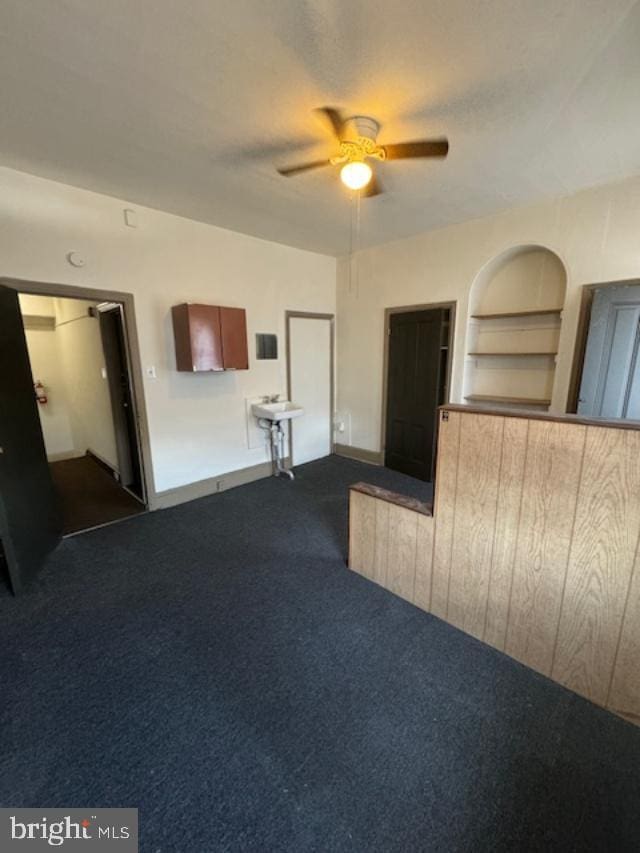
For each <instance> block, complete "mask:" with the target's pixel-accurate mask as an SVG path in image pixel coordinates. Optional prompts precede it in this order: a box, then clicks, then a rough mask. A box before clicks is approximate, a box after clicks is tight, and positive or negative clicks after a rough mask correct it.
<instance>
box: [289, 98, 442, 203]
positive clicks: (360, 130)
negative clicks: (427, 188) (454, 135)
mask: <svg viewBox="0 0 640 853" xmlns="http://www.w3.org/2000/svg"><path fill="white" fill-rule="evenodd" d="M316 112H318V113H320V114H321V115H323V116H324V117H325V118H326V119H328V122H329V125H330V127H331V130H332V131H333V134H334V135H335V136H336V138H337V140H338V143H339V148H338V152H337V153H336V154H335V155H334V156H333V157H330V158H329V159H328V160H313V161H311V162H310V163H300V164H299V165H297V166H288V167H285V168H282V169H278V172H279V174H281V175H284V176H285V177H287V178H289V177H292V176H293V175H299V174H301V173H302V172H308V171H310V170H311V169H321V168H323V167H325V166H342V168H341V169H340V179H341V181H342V182H343V184H345V186H347V187H348V188H349V189H351V190H361V195H362V197H363V198H371V196H376V195H380V194H381V193H382V192H383V189H382V186H381V183H380V181H379V179H378V177H377V176H376V175H375V174H374V172H373V170H372V168H371V166H370V165H369V164H368V163H367V159H368V158H373V159H375V160H413V159H416V158H424V157H428V158H434V157H436V158H443V157H446V156H447V152H448V151H449V142H448V141H447V140H446V139H417V140H414V141H413V142H399V143H396V144H394V145H378V142H377V138H378V131H379V130H380V125H379V124H378V122H377V121H376V120H375V119H373V118H370V117H369V116H352V117H351V118H343V117H342V115H341V114H340V112H339V111H338V110H336V109H334V108H333V107H320V108H319V109H318V110H317V111H316Z"/></svg>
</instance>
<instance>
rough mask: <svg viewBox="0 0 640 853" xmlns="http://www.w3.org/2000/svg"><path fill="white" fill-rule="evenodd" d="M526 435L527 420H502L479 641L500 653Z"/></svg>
mask: <svg viewBox="0 0 640 853" xmlns="http://www.w3.org/2000/svg"><path fill="white" fill-rule="evenodd" d="M528 432H529V424H528V422H527V421H523V420H517V419H515V418H505V419H504V433H503V440H502V462H501V465H500V483H499V486H498V506H497V511H496V527H495V536H494V544H493V559H492V563H491V576H490V580H489V595H488V601H487V618H486V623H485V631H484V638H483V639H484V640H485V642H486V643H489V644H490V645H492V646H495V647H496V648H497V649H500V650H501V651H504V647H505V643H506V639H507V620H508V618H509V601H510V599H511V584H512V580H513V563H514V560H515V554H516V542H517V536H518V525H519V522H520V505H521V502H522V485H523V479H524V463H525V458H526V449H527V435H528Z"/></svg>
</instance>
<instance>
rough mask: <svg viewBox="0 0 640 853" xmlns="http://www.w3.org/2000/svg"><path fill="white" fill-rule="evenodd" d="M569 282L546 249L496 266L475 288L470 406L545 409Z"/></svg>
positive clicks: (522, 252)
mask: <svg viewBox="0 0 640 853" xmlns="http://www.w3.org/2000/svg"><path fill="white" fill-rule="evenodd" d="M566 284H567V275H566V272H565V269H564V266H563V264H562V261H561V260H560V258H559V257H558V256H557V255H556V254H554V252H552V251H550V250H549V249H545V248H544V247H542V246H517V247H514V248H512V249H509V250H507V251H506V252H503V253H502V254H501V255H499V256H498V257H497V258H494V259H493V260H492V261H490V262H489V263H488V264H487V265H486V266H485V267H484V268H483V269H482V270H481V272H480V273H479V274H478V276H477V278H476V280H475V281H474V283H473V286H472V289H471V296H470V301H469V314H470V316H469V326H468V333H467V353H466V358H465V375H464V397H465V400H466V401H467V402H469V403H474V404H478V403H480V404H487V405H490V406H495V405H507V406H523V407H526V408H536V409H547V408H548V407H549V405H550V403H551V396H552V392H553V381H554V377H555V366H556V355H557V352H558V341H559V338H560V325H561V322H562V306H563V304H564V297H565V290H566Z"/></svg>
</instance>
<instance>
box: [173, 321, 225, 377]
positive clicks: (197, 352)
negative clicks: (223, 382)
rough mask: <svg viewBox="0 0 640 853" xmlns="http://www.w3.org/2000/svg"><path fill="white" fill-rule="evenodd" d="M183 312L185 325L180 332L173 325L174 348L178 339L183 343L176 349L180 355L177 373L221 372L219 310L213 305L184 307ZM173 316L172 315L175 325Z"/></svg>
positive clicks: (222, 367)
mask: <svg viewBox="0 0 640 853" xmlns="http://www.w3.org/2000/svg"><path fill="white" fill-rule="evenodd" d="M186 309H187V310H186V323H185V324H184V326H183V327H182V328H180V330H179V332H178V329H177V328H176V327H175V325H174V328H176V345H177V344H178V338H180V339H181V343H182V346H180V347H178V346H176V349H177V351H179V350H182V353H183V357H182V358H179V359H178V370H190V371H192V372H194V371H199V370H223V369H224V366H223V364H222V341H221V338H220V309H219V308H218V307H217V306H215V305H187V306H186ZM175 316H176V314H175V313H174V324H175ZM184 338H186V341H185V340H184ZM185 355H186V356H187V357H186V358H185V357H184V356H185Z"/></svg>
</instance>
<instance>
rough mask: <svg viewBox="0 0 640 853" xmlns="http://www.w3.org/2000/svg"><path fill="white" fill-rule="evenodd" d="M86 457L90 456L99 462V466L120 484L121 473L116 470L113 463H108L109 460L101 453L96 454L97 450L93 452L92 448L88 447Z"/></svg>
mask: <svg viewBox="0 0 640 853" xmlns="http://www.w3.org/2000/svg"><path fill="white" fill-rule="evenodd" d="M84 455H85V456H90V457H91V458H92V459H93V461H94V462H97V464H98V465H99V466H100V467H101V468H104V470H105V471H106V472H107V473H108V474H111V476H112V477H113V479H114V480H117V481H118V482H120V472H119V471H118V469H117V468H114V466H113V465H112V464H111V462H107V460H106V459H105V458H104V456H100V454H99V453H96V452H95V450H91V448H90V447H88V448H87V449H86V451H85V454H84Z"/></svg>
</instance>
